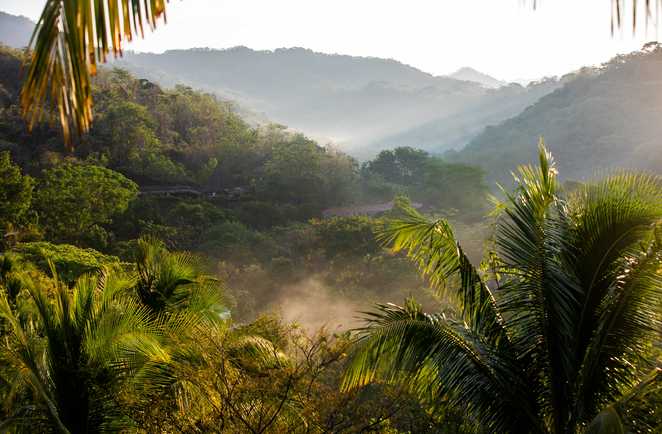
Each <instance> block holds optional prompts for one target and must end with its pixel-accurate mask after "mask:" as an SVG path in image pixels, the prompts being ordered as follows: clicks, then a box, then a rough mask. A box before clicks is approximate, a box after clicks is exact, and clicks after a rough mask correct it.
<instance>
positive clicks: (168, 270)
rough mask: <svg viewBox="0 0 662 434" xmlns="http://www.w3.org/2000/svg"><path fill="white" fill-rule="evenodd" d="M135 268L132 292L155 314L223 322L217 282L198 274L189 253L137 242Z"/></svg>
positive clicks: (146, 241) (160, 244) (157, 243)
mask: <svg viewBox="0 0 662 434" xmlns="http://www.w3.org/2000/svg"><path fill="white" fill-rule="evenodd" d="M135 265H136V268H137V279H136V283H135V287H134V289H135V292H136V294H137V295H138V297H139V298H140V300H141V302H142V303H143V304H144V305H145V306H147V307H148V308H149V309H150V310H151V312H152V313H154V314H163V313H176V312H181V311H183V310H186V311H187V313H188V314H190V315H198V316H200V317H201V318H206V319H208V320H212V321H218V320H222V319H225V317H226V316H227V313H228V311H227V309H226V308H225V307H224V306H223V297H222V290H221V287H220V282H219V281H218V279H215V278H214V277H211V276H208V275H205V274H204V273H202V272H201V271H200V269H201V266H200V264H199V263H198V261H197V260H196V258H195V257H194V256H193V255H192V254H190V253H188V252H170V251H169V250H168V249H167V248H166V247H165V245H164V244H163V242H161V241H159V240H157V239H152V238H142V239H140V240H138V246H137V248H136V255H135Z"/></svg>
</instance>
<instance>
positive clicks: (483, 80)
mask: <svg viewBox="0 0 662 434" xmlns="http://www.w3.org/2000/svg"><path fill="white" fill-rule="evenodd" d="M449 77H450V78H454V79H456V80H464V81H472V82H474V83H478V84H481V85H483V86H485V87H487V88H493V89H496V88H497V87H501V86H505V85H506V84H508V83H506V82H505V81H501V80H497V79H496V78H494V77H491V76H489V75H487V74H484V73H482V72H480V71H476V70H475V69H473V68H469V67H464V68H460V69H458V70H457V71H455V72H454V73H452V74H450V75H449Z"/></svg>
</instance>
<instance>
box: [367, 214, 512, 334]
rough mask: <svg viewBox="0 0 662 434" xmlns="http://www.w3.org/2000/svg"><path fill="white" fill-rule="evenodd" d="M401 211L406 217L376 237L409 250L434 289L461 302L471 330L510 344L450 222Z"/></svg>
mask: <svg viewBox="0 0 662 434" xmlns="http://www.w3.org/2000/svg"><path fill="white" fill-rule="evenodd" d="M401 211H402V212H403V214H404V217H401V218H399V219H395V220H389V221H388V222H387V223H386V224H385V225H384V227H383V228H382V229H381V230H379V231H378V232H377V238H378V239H379V240H380V241H381V242H382V243H383V244H384V245H386V246H390V247H391V248H392V250H393V251H394V252H399V251H403V250H404V251H406V252H407V255H408V256H409V257H410V258H411V259H412V260H413V261H414V262H415V263H416V264H417V265H418V268H419V270H420V272H421V274H422V275H423V276H425V277H427V278H428V280H429V281H430V283H431V285H432V286H433V287H434V288H436V289H437V290H438V291H439V292H441V293H444V294H449V295H451V296H452V297H453V298H454V299H455V300H456V301H457V302H458V303H459V305H460V306H461V309H462V316H463V319H464V320H465V321H466V322H467V323H468V324H470V325H471V327H472V329H474V330H475V331H476V332H479V333H481V334H482V335H483V336H485V337H486V338H488V339H490V340H492V341H494V342H499V341H507V340H508V336H507V334H506V331H505V330H504V329H503V327H502V322H503V320H502V318H501V317H500V315H499V313H498V311H497V310H496V306H495V300H494V296H493V294H492V292H491V291H490V289H489V287H488V286H487V284H486V283H485V282H484V281H483V280H482V278H481V276H480V274H479V273H478V270H476V268H475V267H474V266H473V265H472V264H471V261H470V260H469V258H468V257H467V256H466V254H465V253H464V251H463V250H462V247H461V246H460V244H459V243H458V242H457V240H456V239H455V235H454V233H453V229H452V228H451V226H450V224H449V223H448V221H446V220H443V219H441V220H436V221H430V220H428V219H427V218H425V217H424V216H422V215H421V214H420V213H418V211H416V210H415V209H413V208H412V207H409V206H402V208H401Z"/></svg>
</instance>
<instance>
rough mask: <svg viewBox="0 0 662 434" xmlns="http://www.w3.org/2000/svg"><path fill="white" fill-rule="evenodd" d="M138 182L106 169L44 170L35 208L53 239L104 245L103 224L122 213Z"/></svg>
mask: <svg viewBox="0 0 662 434" xmlns="http://www.w3.org/2000/svg"><path fill="white" fill-rule="evenodd" d="M137 192H138V188H137V186H136V184H135V183H133V182H132V181H130V180H128V179H127V178H125V177H124V176H122V175H121V174H119V173H117V172H114V171H112V170H108V169H106V168H104V167H99V166H93V165H88V164H63V165H60V166H56V167H54V168H52V169H48V170H46V171H45V173H44V175H43V178H42V179H41V180H40V185H39V188H38V191H37V193H36V195H35V208H36V210H37V212H38V213H39V217H40V219H41V222H42V224H43V225H44V226H45V227H46V229H47V234H48V236H49V238H50V239H52V240H55V241H59V242H73V243H77V242H80V240H86V239H87V240H90V241H88V242H91V243H92V244H94V243H97V245H99V244H100V245H102V246H103V245H104V244H105V243H106V242H107V241H106V239H105V238H106V236H107V235H106V232H105V230H104V229H103V225H106V224H108V223H110V222H111V219H112V217H114V216H116V215H118V214H121V213H123V212H124V211H126V209H127V208H128V206H129V203H130V202H131V200H133V199H134V198H135V197H136V194H137Z"/></svg>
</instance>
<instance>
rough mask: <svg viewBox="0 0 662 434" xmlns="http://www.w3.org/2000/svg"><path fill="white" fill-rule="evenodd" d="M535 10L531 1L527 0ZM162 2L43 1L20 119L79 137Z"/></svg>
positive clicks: (618, 13)
mask: <svg viewBox="0 0 662 434" xmlns="http://www.w3.org/2000/svg"><path fill="white" fill-rule="evenodd" d="M530 1H532V4H533V6H534V8H535V6H536V4H537V1H536V0H530ZM609 1H611V4H612V33H613V31H614V29H615V28H621V27H622V25H623V20H624V16H625V9H626V7H627V6H628V2H627V0H609ZM642 1H643V3H644V4H645V11H646V13H645V14H644V18H643V20H644V21H645V22H646V23H648V22H649V21H651V20H653V18H652V17H654V16H657V13H658V11H659V9H660V8H662V7H661V6H660V2H659V0H658V1H655V2H654V1H652V0H631V2H630V6H631V7H632V28H633V31H634V30H635V29H636V27H637V23H639V22H640V21H642V17H641V15H637V9H638V5H640V4H641V2H642ZM166 3H167V0H46V4H45V6H44V10H43V12H42V14H41V17H40V18H39V21H38V23H37V27H36V28H35V31H34V34H33V35H32V39H31V41H30V48H31V49H32V55H31V56H30V65H29V69H28V73H27V77H26V80H25V82H24V83H23V89H22V92H21V107H22V114H23V116H24V117H25V119H26V120H27V121H28V126H29V128H32V126H34V125H35V124H36V123H37V122H38V121H39V120H40V119H41V118H42V115H43V112H44V106H45V103H46V102H50V103H51V104H52V105H53V107H54V108H55V109H56V111H57V118H58V119H59V121H60V125H61V126H62V131H63V134H64V139H65V143H67V144H69V145H71V143H72V135H73V134H77V135H80V134H83V133H85V132H87V131H88V130H89V128H90V124H91V122H92V90H91V77H92V76H93V75H95V74H96V70H97V65H98V64H99V63H105V62H106V60H107V57H108V55H109V54H110V53H111V52H112V53H113V55H114V56H118V55H121V54H122V48H123V46H124V43H125V42H128V41H131V40H132V39H133V38H134V37H135V36H136V35H140V36H143V35H144V27H146V26H149V27H150V28H151V29H154V28H155V27H156V25H157V22H158V21H159V19H160V18H161V17H163V18H165V13H166Z"/></svg>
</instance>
